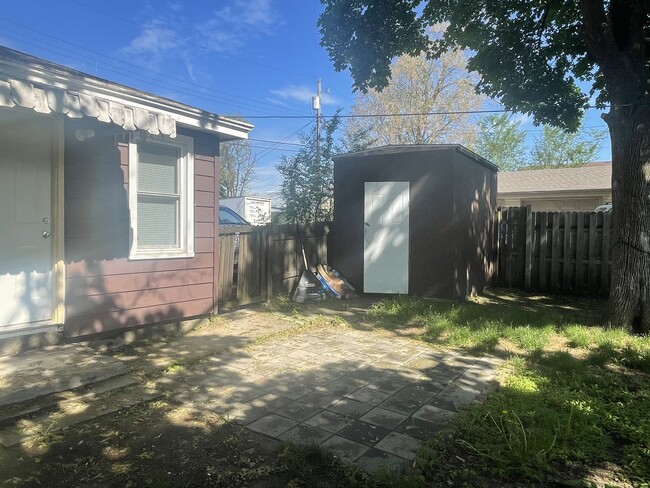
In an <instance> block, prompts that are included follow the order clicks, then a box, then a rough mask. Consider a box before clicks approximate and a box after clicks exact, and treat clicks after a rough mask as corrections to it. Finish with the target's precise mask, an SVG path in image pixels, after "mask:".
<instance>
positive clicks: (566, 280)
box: [562, 212, 572, 291]
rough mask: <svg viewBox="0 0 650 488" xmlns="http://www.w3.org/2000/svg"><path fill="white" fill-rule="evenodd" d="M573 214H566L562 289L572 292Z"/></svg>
mask: <svg viewBox="0 0 650 488" xmlns="http://www.w3.org/2000/svg"><path fill="white" fill-rule="evenodd" d="M571 220H572V219H571V213H570V212H564V253H563V254H562V289H563V290H564V291H569V290H571Z"/></svg>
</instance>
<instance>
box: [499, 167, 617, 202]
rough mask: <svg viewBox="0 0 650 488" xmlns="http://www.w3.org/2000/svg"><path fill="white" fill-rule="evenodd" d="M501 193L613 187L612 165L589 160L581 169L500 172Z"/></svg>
mask: <svg viewBox="0 0 650 488" xmlns="http://www.w3.org/2000/svg"><path fill="white" fill-rule="evenodd" d="M497 178H498V186H497V188H498V189H499V194H503V193H525V192H540V191H571V190H610V189H611V188H612V165H611V164H610V163H590V164H587V165H585V166H580V167H578V168H559V169H530V170H525V171H509V172H503V173H499V174H498V176H497Z"/></svg>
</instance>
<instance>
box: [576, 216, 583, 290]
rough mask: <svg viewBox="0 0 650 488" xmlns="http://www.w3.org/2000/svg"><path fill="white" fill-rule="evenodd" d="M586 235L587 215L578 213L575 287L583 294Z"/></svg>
mask: <svg viewBox="0 0 650 488" xmlns="http://www.w3.org/2000/svg"><path fill="white" fill-rule="evenodd" d="M584 233H585V214H584V212H578V220H577V222H576V271H575V285H574V289H575V291H576V292H577V293H581V292H582V285H583V284H584V280H583V272H582V271H583V269H582V268H583V262H582V261H583V256H584V253H583V252H582V251H583V248H584V244H583V241H584Z"/></svg>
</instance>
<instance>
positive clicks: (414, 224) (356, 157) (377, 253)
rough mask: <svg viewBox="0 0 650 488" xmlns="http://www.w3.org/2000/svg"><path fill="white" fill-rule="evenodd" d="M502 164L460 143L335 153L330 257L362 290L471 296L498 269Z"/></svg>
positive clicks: (480, 289)
mask: <svg viewBox="0 0 650 488" xmlns="http://www.w3.org/2000/svg"><path fill="white" fill-rule="evenodd" d="M496 196H497V167H496V166H495V165H494V164H492V163H490V162H489V161H487V160H485V159H483V158H481V157H480V156H478V155H477V154H474V153H473V152H471V151H469V150H468V149H466V148H464V147H463V146H461V145H457V144H454V145H394V146H392V145H391V146H383V147H379V148H375V149H368V150H365V151H360V152H354V153H349V154H341V155H338V156H335V157H334V224H333V232H332V252H331V261H332V264H333V265H334V267H335V268H336V269H337V270H338V271H340V272H341V273H342V274H343V275H345V276H346V277H347V278H348V279H349V281H350V282H351V283H352V284H353V285H354V286H355V287H357V288H358V289H359V290H361V291H363V292H364V293H393V294H397V293H399V294H410V295H418V296H430V297H439V298H461V299H464V298H466V297H468V296H469V295H471V294H474V293H480V292H481V291H482V290H483V289H484V288H485V286H486V284H487V283H488V282H489V280H490V278H491V276H492V273H493V271H494V269H495V259H496V252H495V250H496V244H495V242H496V241H495V237H496V236H495V235H494V231H495V229H496V226H495V219H496Z"/></svg>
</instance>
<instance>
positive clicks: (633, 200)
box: [604, 104, 650, 333]
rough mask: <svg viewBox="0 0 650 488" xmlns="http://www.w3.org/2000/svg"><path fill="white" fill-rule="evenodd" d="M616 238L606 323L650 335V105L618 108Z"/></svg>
mask: <svg viewBox="0 0 650 488" xmlns="http://www.w3.org/2000/svg"><path fill="white" fill-rule="evenodd" d="M604 119H605V121H606V122H607V125H608V126H609V132H610V137H611V142H612V203H613V214H612V218H613V227H614V233H613V234H614V239H613V241H612V278H611V282H610V287H611V288H610V293H609V303H608V307H607V311H606V313H605V323H606V324H607V325H608V326H610V327H614V326H615V327H624V328H627V329H630V330H633V331H636V332H644V333H648V332H650V191H649V189H650V187H649V185H648V183H649V176H650V106H647V105H642V104H639V105H635V106H633V107H630V106H628V107H620V106H619V108H618V109H616V108H612V111H611V112H610V113H609V114H607V115H606V116H604Z"/></svg>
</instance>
